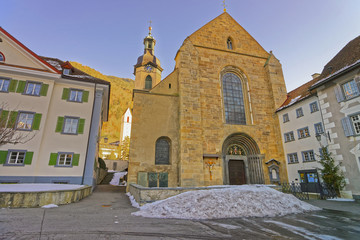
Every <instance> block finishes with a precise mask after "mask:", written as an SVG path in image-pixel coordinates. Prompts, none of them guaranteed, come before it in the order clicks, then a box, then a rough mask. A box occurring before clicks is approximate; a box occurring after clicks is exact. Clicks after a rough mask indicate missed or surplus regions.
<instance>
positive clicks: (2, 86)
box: [0, 78, 10, 92]
mask: <svg viewBox="0 0 360 240" xmlns="http://www.w3.org/2000/svg"><path fill="white" fill-rule="evenodd" d="M9 85H10V80H9V79H6V78H0V92H9Z"/></svg>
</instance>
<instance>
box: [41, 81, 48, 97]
mask: <svg viewBox="0 0 360 240" xmlns="http://www.w3.org/2000/svg"><path fill="white" fill-rule="evenodd" d="M48 89H49V84H42V85H41V89H40V96H46V95H47V91H48Z"/></svg>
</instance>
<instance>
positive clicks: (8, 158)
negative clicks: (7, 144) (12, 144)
mask: <svg viewBox="0 0 360 240" xmlns="http://www.w3.org/2000/svg"><path fill="white" fill-rule="evenodd" d="M13 152H16V153H24V158H23V160H22V163H9V160H10V157H11V153H13ZM26 153H27V150H19V149H9V150H8V154H7V156H6V162H5V163H4V166H25V158H26ZM17 160H18V156H17V158H16V161H17Z"/></svg>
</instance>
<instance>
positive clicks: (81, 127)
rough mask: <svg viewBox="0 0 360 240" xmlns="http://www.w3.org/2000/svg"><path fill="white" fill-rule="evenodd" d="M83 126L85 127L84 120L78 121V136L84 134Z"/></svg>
mask: <svg viewBox="0 0 360 240" xmlns="http://www.w3.org/2000/svg"><path fill="white" fill-rule="evenodd" d="M84 126H85V119H83V118H80V119H79V127H78V133H80V134H83V133H84Z"/></svg>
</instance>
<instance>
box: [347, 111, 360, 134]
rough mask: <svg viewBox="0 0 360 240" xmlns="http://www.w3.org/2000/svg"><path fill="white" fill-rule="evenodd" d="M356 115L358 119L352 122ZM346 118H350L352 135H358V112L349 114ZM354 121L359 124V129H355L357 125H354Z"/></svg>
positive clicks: (359, 119)
mask: <svg viewBox="0 0 360 240" xmlns="http://www.w3.org/2000/svg"><path fill="white" fill-rule="evenodd" d="M356 116H357V117H358V120H357V121H356V122H354V121H353V117H356ZM348 118H349V119H350V122H351V127H352V129H353V130H354V135H355V136H357V135H360V112H357V113H354V114H351V115H349V116H348ZM355 123H358V124H359V126H358V129H359V131H357V127H356V125H355Z"/></svg>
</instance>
